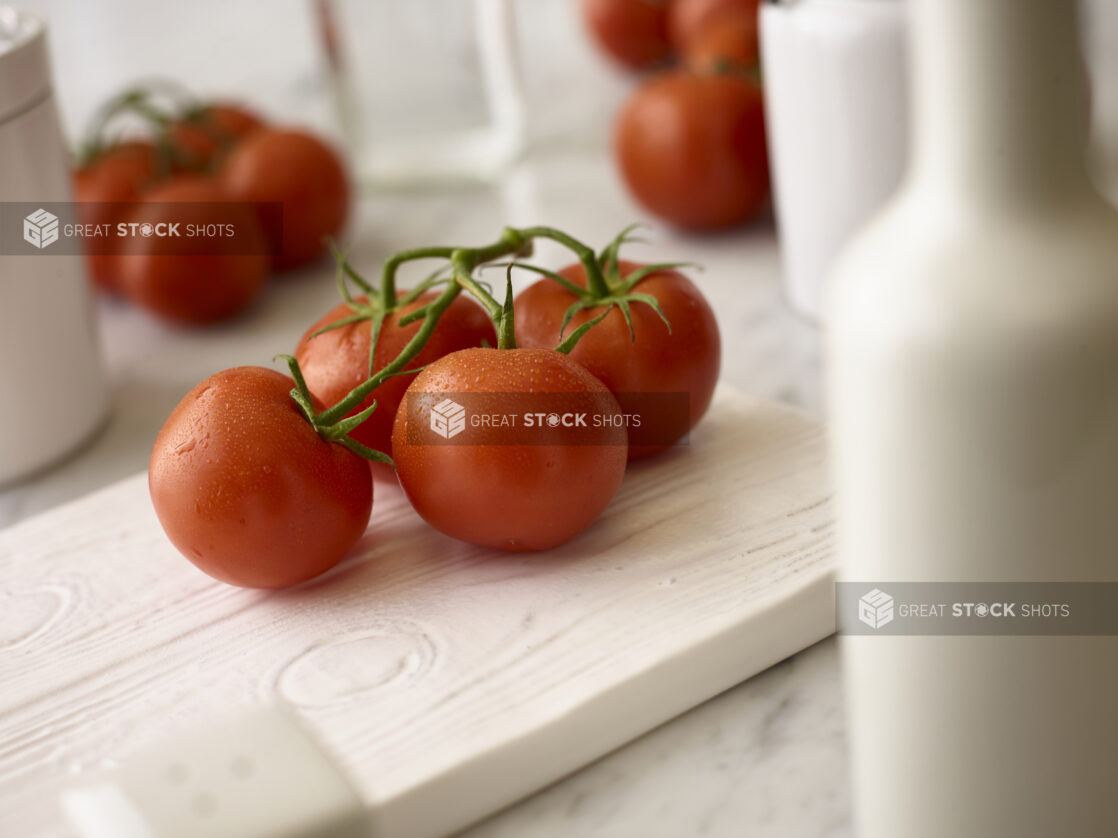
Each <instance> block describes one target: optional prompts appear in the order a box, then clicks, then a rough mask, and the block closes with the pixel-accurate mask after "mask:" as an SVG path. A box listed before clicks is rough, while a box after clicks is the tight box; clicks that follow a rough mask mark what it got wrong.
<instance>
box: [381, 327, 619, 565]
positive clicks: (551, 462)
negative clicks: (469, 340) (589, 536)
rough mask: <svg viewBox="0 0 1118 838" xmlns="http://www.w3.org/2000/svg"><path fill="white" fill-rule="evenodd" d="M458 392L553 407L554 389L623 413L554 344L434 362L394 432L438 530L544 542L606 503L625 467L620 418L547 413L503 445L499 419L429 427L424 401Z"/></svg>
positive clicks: (403, 473) (478, 539)
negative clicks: (563, 418)
mask: <svg viewBox="0 0 1118 838" xmlns="http://www.w3.org/2000/svg"><path fill="white" fill-rule="evenodd" d="M450 394H453V395H450ZM455 396H456V397H457V398H458V399H460V400H461V401H462V402H469V404H460V406H461V407H463V408H465V409H467V410H469V409H470V408H471V407H474V406H476V405H479V404H481V405H487V406H488V409H491V410H493V411H501V410H506V411H508V410H511V411H513V412H516V413H519V412H521V411H523V409H524V405H525V404H528V403H530V404H533V405H538V406H539V410H540V411H542V412H544V413H550V412H551V408H552V407H553V406H554V405H555V404H557V403H558V402H557V401H552V400H551V399H555V400H569V399H574V400H575V403H577V404H578V405H580V409H581V410H584V411H585V412H586V413H588V414H595V415H602V416H606V415H609V416H619V415H620V408H619V407H618V404H617V400H616V399H615V398H614V397H613V395H612V394H611V393H610V392H609V390H607V389H606V387H605V385H603V384H602V383H601V382H600V381H598V380H597V379H596V378H594V376H592V375H591V374H590V373H589V372H587V371H586V369H585V368H584V367H583V366H581V365H580V364H578V363H576V362H575V361H573V360H571V359H570V358H569V357H567V356H566V355H564V354H563V353H561V352H555V351H553V350H550V349H464V350H461V351H459V352H453V353H451V354H450V355H446V356H444V357H443V358H441V359H440V360H438V361H435V362H434V363H433V364H431V365H430V366H429V367H427V368H426V369H425V370H424V371H423V372H422V373H420V374H419V376H418V377H417V378H416V379H415V381H413V382H412V384H411V386H410V387H409V388H408V392H407V394H406V395H405V397H404V400H403V401H402V402H401V403H400V407H399V410H398V411H397V413H396V422H395V427H394V429H393V433H392V452H393V458H394V459H395V461H396V470H397V474H398V475H399V478H400V485H401V486H402V487H403V489H404V492H405V494H406V495H407V497H408V500H410V501H411V503H412V506H414V507H415V510H416V512H418V513H419V514H420V516H422V518H423V519H424V520H425V521H427V523H429V524H430V525H431V526H433V527H434V528H435V529H437V530H439V531H440V532H442V533H445V534H446V535H449V536H452V537H454V538H458V539H461V540H462V541H467V542H469V543H471V544H476V545H479V546H482V547H495V548H498V549H501V550H513V551H520V550H546V549H548V548H551V547H556V546H558V545H560V544H563V543H565V542H567V541H569V540H570V539H572V538H574V537H575V536H576V535H578V534H579V533H580V532H582V531H583V530H584V529H586V528H587V527H588V526H590V524H591V523H593V522H594V521H595V520H596V519H597V518H598V516H599V515H601V513H602V511H603V510H604V509H605V508H606V506H608V505H609V502H610V500H611V499H612V498H613V496H614V493H615V492H616V491H617V488H618V486H619V485H620V484H621V478H622V477H623V476H624V473H625V462H626V431H625V428H624V426H620V425H605V424H603V425H602V426H600V427H593V424H592V423H590V424H589V425H588V426H587V427H583V428H568V427H564V426H562V425H558V426H552V425H550V423H545V427H543V428H540V429H539V435H538V436H535V437H533V439H532V441H531V442H529V441H525V440H524V439H519V440H518V442H517V444H499V439H498V436H497V435H499V434H500V433H501V431H500V430H499V429H497V430H492V429H486V428H485V427H474V426H470V427H464V430H463V431H462V432H461V433H459V434H457V436H456V437H455V438H451V439H445V440H444V439H442V438H441V437H440V436H438V435H436V434H434V433H432V431H431V429H430V421H431V411H432V409H433V408H434V407H435V406H436V405H437V404H439V403H441V401H442V399H443V398H444V397H450V398H451V399H452V400H453V398H454V397H455ZM526 400H527V401H526ZM563 403H564V404H567V403H569V402H567V401H564V402H563ZM513 421H515V420H513ZM522 430H523V429H522ZM580 434H581V436H580ZM471 440H478V441H475V442H471Z"/></svg>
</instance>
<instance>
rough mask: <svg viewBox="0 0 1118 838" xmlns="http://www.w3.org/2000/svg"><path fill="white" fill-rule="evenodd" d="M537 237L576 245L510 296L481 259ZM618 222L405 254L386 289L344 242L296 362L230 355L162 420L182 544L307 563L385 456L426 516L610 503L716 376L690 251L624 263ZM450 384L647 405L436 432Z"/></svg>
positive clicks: (367, 492) (237, 559) (206, 567)
mask: <svg viewBox="0 0 1118 838" xmlns="http://www.w3.org/2000/svg"><path fill="white" fill-rule="evenodd" d="M541 237H542V238H551V239H554V240H556V241H559V242H561V243H562V244H564V245H566V246H568V247H569V248H570V249H571V250H572V251H573V252H574V253H575V255H576V256H577V258H578V261H576V262H574V263H573V264H571V265H568V266H566V267H564V268H562V269H561V270H558V271H552V270H550V269H547V268H542V267H534V266H527V265H521V266H522V267H526V268H530V269H531V270H534V271H535V272H537V273H538V274H541V275H542V276H543V278H542V279H539V280H538V281H537V282H536V283H534V284H532V285H531V286H529V287H527V288H526V289H525V290H524V291H522V292H521V293H520V294H519V295H518V296H517V297H516V298H515V299H513V297H512V291H511V282H510V283H508V286H507V289H506V295H505V300H504V302H498V301H497V300H496V299H494V298H493V297H492V296H491V295H490V293H489V291H488V290H487V289H486V287H485V286H484V285H483V284H482V283H480V282H479V281H478V279H477V276H476V274H477V271H478V270H479V269H480V268H481V267H482V266H483V265H484V264H486V263H490V262H492V261H493V260H496V259H501V258H512V259H519V258H522V257H524V256H526V255H527V254H528V253H529V252H530V249H531V242H532V240H533V239H536V238H541ZM625 239H626V234H625V233H622V234H621V235H620V236H618V237H617V238H616V239H614V240H613V242H612V243H611V244H610V245H609V246H608V247H606V248H605V249H604V250H603V251H602V252H601V253H600V254H596V253H594V251H592V250H591V249H590V248H589V247H587V246H586V245H584V244H582V243H581V242H578V241H577V240H575V239H573V238H571V237H569V236H567V235H566V234H564V233H562V232H560V231H557V230H554V229H552V228H547V227H532V228H524V229H512V228H509V229H506V230H505V231H504V233H503V234H502V236H501V237H500V239H498V240H497V241H496V242H494V243H492V244H490V245H487V246H484V247H479V248H450V247H432V248H420V249H417V250H411V251H405V252H403V253H400V254H397V255H396V256H393V257H390V258H389V259H388V260H387V261H386V262H385V265H384V267H383V270H382V273H381V285H380V287H379V288H374V287H373V286H372V285H371V284H369V283H368V282H367V281H365V280H364V278H362V277H361V276H360V275H359V274H358V273H357V272H356V271H354V270H353V269H352V267H350V266H349V265H348V264H347V263H346V262H345V261H344V258H340V261H339V288H340V289H341V291H342V295H343V298H344V301H343V302H342V303H341V304H340V305H339V306H338V307H337V308H335V309H334V310H331V311H329V312H327V313H326V314H325V315H324V316H323V317H322V318H320V319H319V320H318V321H317V322H315V323H314V324H312V325H311V326H310V327H309V328H308V329H307V331H306V333H305V334H304V335H303V337H302V338H301V339H300V340H299V342H298V344H297V346H296V347H295V350H294V355H293V356H286V357H287V360H288V363H289V366H290V370H291V375H290V376H288V375H284V374H282V373H280V372H277V371H275V370H273V369H267V368H263V367H238V368H235V369H231V370H226V371H224V372H221V373H218V374H216V375H214V376H211V377H210V378H208V379H206V380H205V381H203V382H201V383H200V384H199V385H198V386H197V387H195V388H194V389H193V390H192V391H191V392H190V393H188V394H187V395H186V397H185V398H184V399H183V400H182V401H181V402H180V403H179V405H178V406H177V407H176V408H175V410H174V411H173V412H172V414H171V416H170V417H169V418H168V419H167V422H166V423H165V425H164V427H163V429H162V430H161V431H160V433H159V436H158V438H157V440H156V443H155V447H154V449H153V451H152V456H151V462H150V469H149V484H150V489H151V496H152V501H153V504H154V507H155V510H156V513H157V515H158V517H159V520H160V522H161V523H162V525H163V528H164V530H165V531H166V533H167V535H168V536H169V538H170V539H171V541H172V543H174V545H175V546H176V547H177V548H178V549H179V551H180V552H182V553H183V555H184V556H186V557H187V558H188V559H190V561H192V562H193V563H194V564H195V565H197V566H198V567H199V568H201V569H202V570H203V571H205V572H206V573H208V574H210V575H211V576H214V577H215V578H217V579H220V580H222V581H224V582H228V583H230V584H235V585H242V586H246V587H260V588H277V587H284V586H287V585H292V584H296V583H298V582H301V581H304V580H306V579H309V578H311V577H313V576H316V575H318V574H320V573H322V572H324V571H326V570H328V569H329V568H331V567H333V566H334V565H335V564H337V563H338V562H339V561H340V560H341V559H342V558H343V557H344V556H345V554H346V553H347V551H348V550H349V549H350V548H351V547H352V546H353V544H354V543H355V542H356V541H357V539H358V538H359V537H360V536H361V535H362V534H363V533H364V532H365V530H366V527H367V526H368V523H369V518H370V513H371V511H372V501H373V485H374V479H373V476H374V473H376V472H377V470H378V469H379V470H381V473H382V474H383V475H389V472H387V471H385V465H382V464H387V465H391V466H394V468H395V471H396V477H397V478H398V480H399V483H400V485H401V486H402V488H403V490H404V493H405V494H406V496H407V498H408V499H409V501H410V502H411V503H412V505H413V506H414V507H415V509H416V511H417V512H418V513H419V515H420V516H421V517H422V518H423V519H424V520H426V521H427V522H428V523H429V524H431V525H432V526H433V527H435V528H436V529H438V530H439V531H441V532H443V533H445V534H446V535H449V536H451V537H453V538H457V539H460V540H463V541H466V542H469V543H471V544H476V545H479V546H484V547H491V548H497V549H504V550H515V551H522V550H546V549H549V548H551V547H555V546H557V545H560V544H563V543H565V542H567V541H569V540H570V539H572V538H574V537H575V536H576V535H578V534H579V533H580V532H582V531H583V530H584V529H586V528H587V527H588V526H590V525H591V524H592V523H593V522H594V521H595V520H596V519H597V518H598V517H599V515H601V513H602V512H603V511H604V510H605V508H606V506H607V505H608V504H609V502H610V500H611V499H612V498H613V495H614V493H615V492H616V491H617V489H618V487H619V485H620V484H621V481H622V478H623V476H624V473H625V469H626V464H627V462H628V461H629V460H632V459H637V458H640V457H648V456H653V455H656V454H659V453H661V452H662V451H664V450H666V449H667V448H668V447H670V446H671V444H672V443H673V442H675V441H676V438H677V437H679V436H680V435H681V434H685V433H686V432H687V431H688V430H689V429H690V428H691V427H692V426H693V425H694V424H695V423H697V422H698V421H699V420H700V419H701V417H702V416H703V414H704V413H705V412H706V410H707V408H708V406H709V405H710V401H711V398H712V395H713V391H714V387H715V383H716V380H717V377H718V369H719V364H720V351H721V350H720V342H719V336H718V327H717V324H716V323H715V319H714V315H713V313H712V311H711V308H710V306H709V304H708V303H707V302H706V300H705V299H704V298H703V296H702V294H701V293H700V292H699V290H698V289H697V288H696V286H695V285H694V284H693V283H691V282H690V280H688V279H687V278H686V277H685V276H684V275H683V274H682V273H681V272H679V271H678V270H676V268H677V267H679V266H676V265H670V264H659V265H639V264H636V263H632V262H627V261H624V260H621V259H620V258H619V256H618V250H619V248H620V246H621V244H622V243H623V242H624V241H625ZM415 259H435V260H437V261H438V262H439V263H440V269H439V271H437V272H436V273H435V274H433V275H432V276H431V277H430V278H429V279H428V280H426V281H425V282H423V283H421V284H419V285H418V286H417V287H415V288H413V289H412V290H410V291H404V290H398V289H397V288H396V287H395V274H396V271H397V269H398V268H399V267H400V265H401V264H403V263H404V262H408V261H412V260H415ZM509 270H510V272H511V266H510V268H509ZM350 284H355V285H356V286H357V290H358V291H360V292H361V293H358V294H351V292H350V288H349V285H350ZM462 292H466V293H468V294H470V295H472V296H473V297H474V298H475V299H473V300H471V299H469V298H467V297H466V296H463V293H462ZM448 393H449V394H453V395H454V398H455V399H459V400H467V399H474V400H481V401H484V402H486V403H487V404H489V405H491V406H493V407H494V408H495V409H500V407H501V405H502V404H504V405H505V406H506V407H507V405H508V404H509V402H510V400H512V401H516V402H517V404H518V405H520V406H521V407H522V406H523V405H524V404H525V403H526V402H525V400H528V402H530V403H532V404H545V405H548V406H549V407H550V406H552V405H554V404H555V403H556V402H555V401H554V400H555V399H562V400H567V401H566V402H565V403H570V404H577V405H578V406H579V407H580V409H582V410H584V411H588V412H591V413H593V414H594V415H602V416H623V415H626V414H629V415H635V422H633V423H632V424H630V423H625V424H617V423H608V424H603V425H601V426H598V427H593V428H590V429H587V428H585V427H583V428H572V427H568V426H566V425H564V424H563V423H559V422H555V423H547V422H544V423H541V424H540V425H539V426H538V430H536V429H534V430H533V435H532V438H531V439H530V440H529V439H525V438H518V439H517V441H516V442H515V444H501V443H500V441H499V440H498V439H497V438H496V437H493V436H491V435H477V434H470V433H463V434H462V435H461V437H460V439H458V440H455V441H454V443H453V444H451V443H449V442H446V443H445V444H443V442H440V440H438V439H437V438H435V437H433V436H432V435H431V433H430V430H429V424H430V421H431V418H432V411H434V410H436V409H437V408H438V405H439V404H440V403H441V402H442V401H443V400H444V399H445V398H446V395H447V394H448ZM649 394H667V395H673V396H675V397H677V398H678V399H682V400H683V403H684V406H685V409H684V415H683V419H682V422H676V424H674V425H673V424H672V417H670V416H667V415H659V414H660V412H661V411H662V410H663V411H666V412H671V411H670V409H669V408H670V405H668V403H667V402H665V401H663V400H655V399H653V400H648V399H646V398H642V397H644V396H647V395H649ZM533 400H534V401H533ZM473 403H474V402H471V404H473ZM675 404H677V405H678V404H679V402H678V400H677V401H676V402H675ZM370 461H371V462H370Z"/></svg>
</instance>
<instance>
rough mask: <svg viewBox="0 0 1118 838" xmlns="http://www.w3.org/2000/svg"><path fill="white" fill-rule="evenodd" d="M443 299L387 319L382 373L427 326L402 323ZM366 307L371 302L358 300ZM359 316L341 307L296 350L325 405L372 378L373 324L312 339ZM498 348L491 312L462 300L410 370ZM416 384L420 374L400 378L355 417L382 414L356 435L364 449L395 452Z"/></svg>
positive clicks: (426, 297) (429, 296)
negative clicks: (399, 417)
mask: <svg viewBox="0 0 1118 838" xmlns="http://www.w3.org/2000/svg"><path fill="white" fill-rule="evenodd" d="M437 297H438V293H436V292H432V291H428V292H427V293H425V294H421V295H420V296H419V298H418V299H416V300H414V301H412V302H410V303H408V304H407V305H404V306H401V307H400V308H399V309H398V310H397V312H396V314H395V315H394V316H392V317H387V318H385V320H384V323H383V324H382V325H381V330H380V335H379V337H378V338H377V351H376V358H375V359H374V365H375V369H376V370H381V369H384V367H385V366H386V365H387V364H388V363H389V362H390V361H392V360H394V359H395V358H396V356H397V355H399V354H400V351H401V350H402V349H403V348H404V347H405V346H406V345H407V343H408V341H409V340H411V339H412V336H413V335H415V333H416V332H417V331H419V327H420V325H421V323H422V321H419V320H417V321H415V322H413V323H409V324H408V325H406V326H400V325H398V323H399V319H400V318H401V317H403V316H404V315H406V314H408V313H410V312H412V311H415V310H416V309H417V308H420V307H421V306H423V305H425V304H427V303H429V302H430V301H431V300H434V299H435V298H437ZM358 301H359V302H365V298H363V297H361V298H358ZM352 313H353V311H352V309H350V308H349V306H347V305H346V304H344V303H342V304H341V305H338V306H335V307H334V308H333V309H331V310H330V311H328V312H327V313H326V314H325V315H323V316H322V317H321V318H320V319H319V320H318V322H316V323H315V324H314V325H313V326H311V327H310V328H309V329H307V331H306V334H304V335H303V337H302V339H301V340H300V341H299V345H298V346H297V347H296V349H295V357H296V359H297V360H298V361H299V367H300V368H301V369H302V371H303V378H304V379H305V380H306V382H307V387H308V388H309V389H310V391H311V393H312V394H313V395H314V397H315V398H316V399H318V400H319V401H321V402H322V403H323V404H325V405H332V404H336V403H337V402H339V401H341V400H342V398H343V397H344V396H345V395H346V394H347V393H348V392H349V391H350V390H352V389H353V388H354V387H356V386H357V385H358V384H360V383H361V382H363V381H364V380H365V379H367V378H368V377H369V338H370V336H371V332H372V328H371V327H372V324H371V323H370V322H369V321H368V320H365V321H362V322H360V323H352V324H350V325H348V326H342V327H340V328H337V329H331V330H330V331H328V332H323V333H322V334H321V335H319V336H318V337H314V338H312V337H311V335H313V334H314V333H315V332H317V331H318V330H319V329H321V328H322V327H324V326H327V325H329V324H330V323H335V322H337V321H338V320H341V319H342V318H343V317H347V316H349V315H351V314H352ZM482 342H486V343H487V344H488V345H489V346H496V345H497V333H496V331H495V330H494V328H493V321H491V320H490V319H489V315H488V314H486V312H485V309H483V308H482V307H481V306H479V305H477V304H476V303H474V302H473V301H472V300H470V299H468V298H466V297H463V296H459V297H457V298H455V300H454V302H453V303H451V304H450V308H448V309H447V310H446V311H445V312H443V315H442V317H441V318H439V323H438V325H437V326H436V327H435V331H434V332H433V333H432V334H431V337H430V339H429V340H428V341H427V344H426V346H424V347H423V350H422V351H421V352H420V353H419V354H418V355H417V356H416V357H415V358H414V359H412V361H411V362H410V363H409V364H408V365H407V368H408V369H412V368H417V367H422V366H425V365H426V364H429V363H431V362H432V361H435V360H437V359H439V358H441V357H442V356H444V355H446V354H448V353H450V352H455V351H457V350H459V349H467V348H469V347H472V346H481V345H482ZM414 380H415V375H396V376H393V377H391V378H389V379H387V380H386V381H385V382H384V383H383V384H381V385H380V386H379V387H377V389H376V390H374V391H373V392H372V393H370V394H369V396H368V397H367V398H366V399H365V400H364V401H363V402H362V403H361V405H360V407H358V408H355V409H354V410H353V411H351V412H350V414H349V415H353V414H355V413H360V412H361V411H362V410H364V409H366V408H367V407H368V406H369V405H371V404H372V403H373V400H374V399H375V400H376V403H377V409H376V410H375V411H373V413H372V415H371V416H370V417H369V418H368V419H366V420H365V421H364V422H362V423H361V424H360V425H358V426H357V428H356V429H355V430H354V431H353V432H352V433H351V434H350V436H352V437H353V438H354V439H355V440H357V441H358V442H360V443H362V444H363V445H366V446H368V447H369V448H373V449H375V450H377V451H382V452H384V453H386V454H389V453H391V448H392V423H393V422H394V421H395V419H396V409H397V408H398V407H399V406H400V400H401V399H402V398H403V397H404V391H405V390H407V389H408V385H409V384H411V382H412V381H414Z"/></svg>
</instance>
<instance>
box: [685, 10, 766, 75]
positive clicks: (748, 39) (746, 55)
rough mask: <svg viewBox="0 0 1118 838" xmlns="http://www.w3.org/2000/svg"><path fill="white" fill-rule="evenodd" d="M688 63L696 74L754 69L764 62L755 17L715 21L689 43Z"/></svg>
mask: <svg viewBox="0 0 1118 838" xmlns="http://www.w3.org/2000/svg"><path fill="white" fill-rule="evenodd" d="M683 55H684V61H685V62H686V63H687V66H688V67H690V68H691V70H693V71H694V72H696V73H712V72H721V71H724V70H727V69H732V70H739V71H741V70H751V69H753V68H755V67H756V66H757V64H758V61H759V60H760V55H759V52H758V44H757V18H756V16H755V15H743V14H731V15H728V16H720V17H716V18H714V19H713V20H712V21H711V22H710V23H707V24H706V25H704V26H703V28H702V29H700V30H699V31H698V32H697V33H696V34H695V36H694V37H693V38H691V40H690V41H689V42H688V44H687V49H686V50H685V51H684V54H683Z"/></svg>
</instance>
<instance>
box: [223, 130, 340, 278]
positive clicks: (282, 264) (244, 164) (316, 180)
mask: <svg viewBox="0 0 1118 838" xmlns="http://www.w3.org/2000/svg"><path fill="white" fill-rule="evenodd" d="M222 183H223V184H224V185H225V188H226V189H227V190H228V191H229V194H230V195H231V196H232V197H233V199H234V200H237V201H250V202H253V203H255V204H257V205H258V208H259V210H260V218H261V222H262V224H263V226H264V232H265V234H266V235H267V236H268V242H269V246H270V248H271V251H272V264H273V266H274V267H276V268H278V269H280V270H284V269H287V268H294V267H298V266H299V265H303V264H305V263H307V262H310V261H311V260H313V259H315V258H316V257H317V256H319V255H321V254H322V253H323V252H324V251H325V247H326V246H325V243H324V240H325V239H326V238H327V237H329V236H336V235H337V234H338V232H339V231H340V230H341V229H342V227H343V226H344V225H345V220H346V216H347V214H348V212H349V182H348V180H347V179H346V173H345V170H344V168H343V167H342V162H341V160H340V159H339V157H338V155H337V154H336V153H335V152H334V151H333V149H331V148H330V147H329V146H327V145H326V144H324V143H323V142H322V141H321V140H319V139H317V138H315V137H312V136H311V135H310V134H307V133H304V132H302V131H296V130H292V129H287V128H263V129H261V130H259V131H256V132H255V133H253V134H250V135H249V136H248V137H246V138H245V139H244V140H243V141H242V142H240V143H238V144H237V145H236V146H235V147H234V148H233V150H232V151H231V152H230V154H229V157H228V159H227V160H226V161H225V167H224V170H223V172H222ZM269 203H271V204H278V205H279V209H280V212H279V213H278V214H277V213H276V212H275V211H274V209H275V207H268V206H267V204H269Z"/></svg>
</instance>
